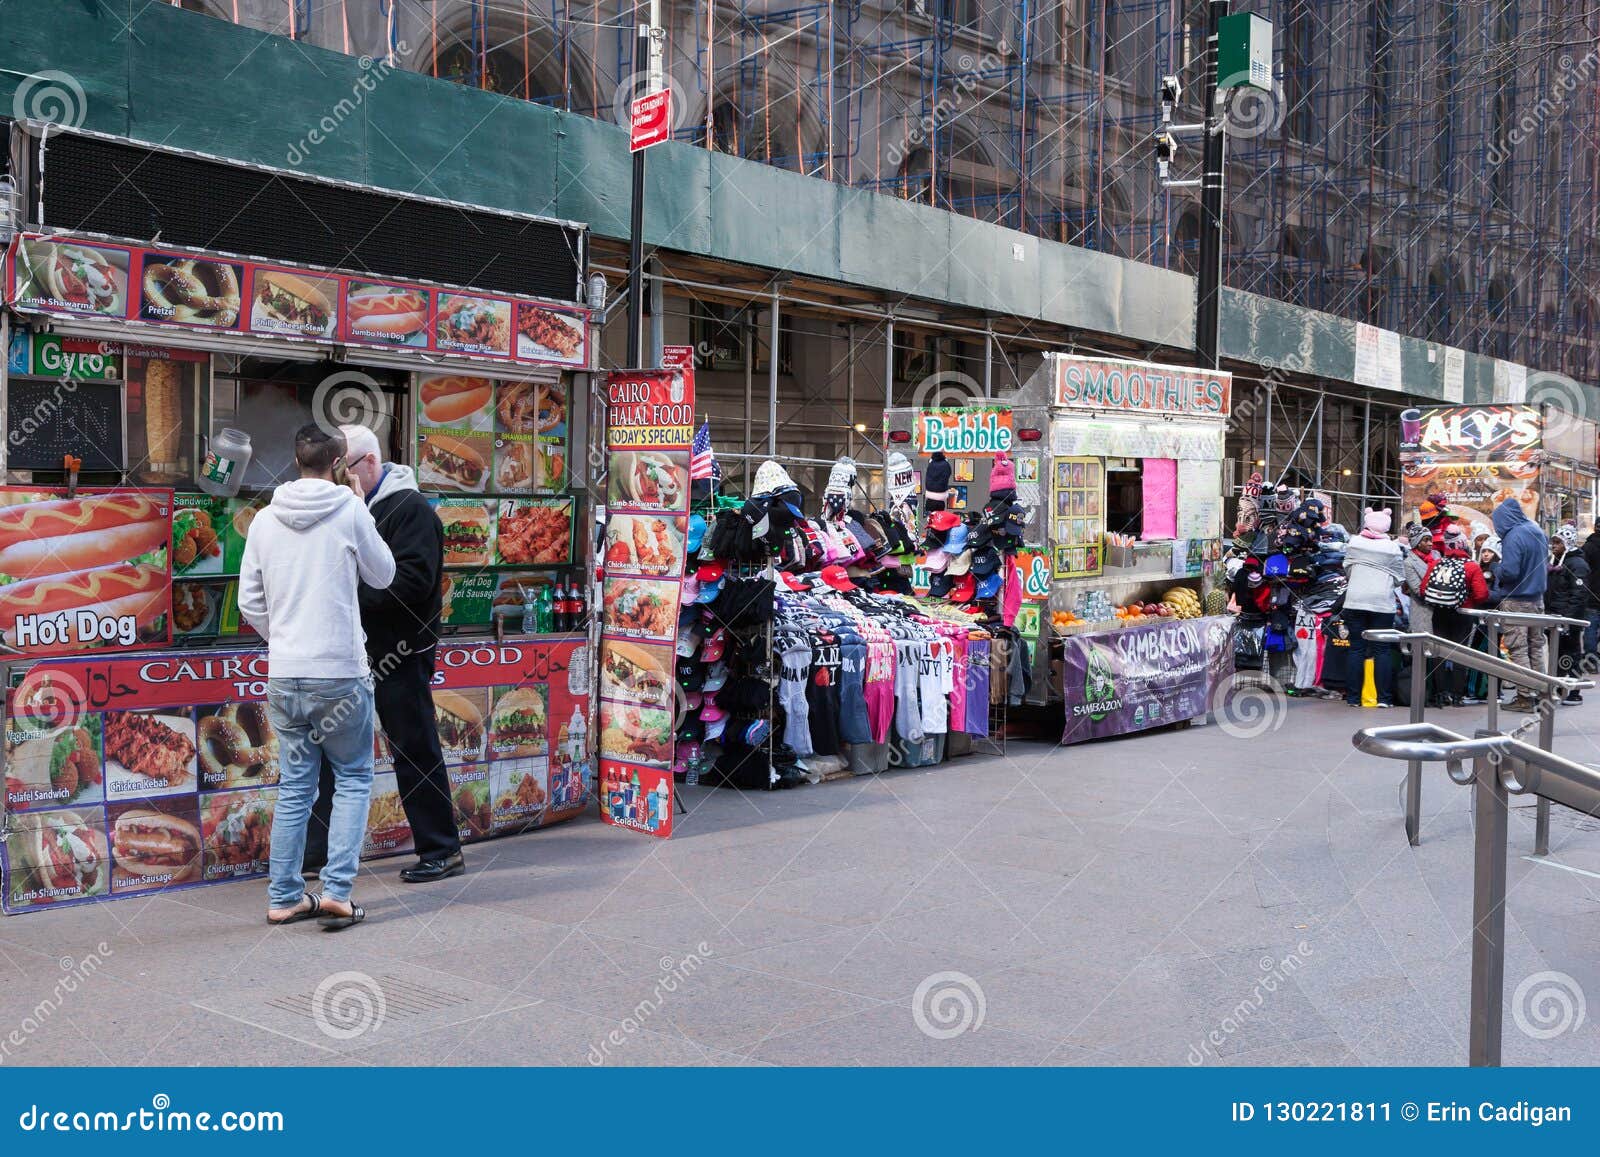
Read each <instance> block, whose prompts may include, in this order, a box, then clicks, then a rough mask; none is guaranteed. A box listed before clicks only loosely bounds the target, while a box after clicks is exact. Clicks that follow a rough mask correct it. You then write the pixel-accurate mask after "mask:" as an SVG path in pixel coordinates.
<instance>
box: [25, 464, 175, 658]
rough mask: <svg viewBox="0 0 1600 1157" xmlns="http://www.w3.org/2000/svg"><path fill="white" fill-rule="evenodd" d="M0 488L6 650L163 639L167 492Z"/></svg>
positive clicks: (168, 604) (168, 579)
mask: <svg viewBox="0 0 1600 1157" xmlns="http://www.w3.org/2000/svg"><path fill="white" fill-rule="evenodd" d="M61 494H62V492H60V491H48V490H37V489H28V488H21V487H6V488H0V643H3V645H4V647H5V649H6V650H7V651H9V652H11V653H13V654H20V655H64V654H72V653H75V652H83V651H95V650H107V649H123V648H128V647H141V646H159V645H162V644H165V643H167V642H168V641H169V639H170V629H169V628H170V622H171V618H172V615H171V612H172V570H171V551H170V547H171V541H172V492H171V491H170V490H105V491H80V492H79V493H78V496H77V497H75V498H66V497H62V496H61Z"/></svg>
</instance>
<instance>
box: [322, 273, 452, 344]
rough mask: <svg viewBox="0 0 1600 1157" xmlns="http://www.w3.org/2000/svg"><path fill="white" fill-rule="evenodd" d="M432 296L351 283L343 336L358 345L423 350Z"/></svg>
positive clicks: (411, 288) (397, 287) (402, 287)
mask: <svg viewBox="0 0 1600 1157" xmlns="http://www.w3.org/2000/svg"><path fill="white" fill-rule="evenodd" d="M431 296H432V295H431V294H430V293H429V292H428V291H427V290H426V289H418V288H416V287H415V286H411V285H382V284H379V283H376V282H370V281H350V282H348V283H347V287H346V291H345V303H344V317H345V321H344V325H345V332H346V333H347V334H348V335H349V336H350V337H351V338H353V339H355V340H357V341H367V342H377V343H380V344H382V345H405V346H425V345H427V344H428V306H429V298H430V297H431Z"/></svg>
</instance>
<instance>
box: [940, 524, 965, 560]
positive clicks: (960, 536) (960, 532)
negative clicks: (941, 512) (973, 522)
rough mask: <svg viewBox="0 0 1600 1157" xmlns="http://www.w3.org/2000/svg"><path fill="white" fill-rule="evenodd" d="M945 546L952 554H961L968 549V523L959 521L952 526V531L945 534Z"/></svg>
mask: <svg viewBox="0 0 1600 1157" xmlns="http://www.w3.org/2000/svg"><path fill="white" fill-rule="evenodd" d="M944 548H945V549H946V550H947V551H949V552H950V553H951V554H960V553H961V552H962V551H964V550H966V549H967V524H966V523H964V522H960V523H957V524H956V525H955V526H952V527H951V528H950V533H949V534H948V535H946V536H945V540H944Z"/></svg>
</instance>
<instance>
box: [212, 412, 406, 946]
mask: <svg viewBox="0 0 1600 1157" xmlns="http://www.w3.org/2000/svg"><path fill="white" fill-rule="evenodd" d="M344 453H345V446H344V439H343V437H342V436H341V435H339V434H338V433H331V432H329V431H327V430H324V429H323V428H322V427H320V426H317V425H309V426H302V427H301V428H300V429H299V430H298V431H297V432H296V433H295V438H294V457H295V462H296V463H297V464H298V465H299V467H300V477H299V478H298V479H296V480H295V481H293V482H286V483H284V484H283V485H281V486H279V487H278V488H277V489H276V490H274V491H273V492H272V502H271V504H270V505H268V506H267V508H266V509H265V510H263V511H262V512H261V513H260V514H259V515H257V516H256V519H255V521H254V522H252V523H251V524H250V536H249V537H248V538H247V539H246V540H245V548H244V560H243V561H242V562H241V563H240V566H239V613H240V614H242V615H243V616H244V618H245V621H246V622H248V623H249V624H250V625H251V626H252V627H254V628H255V629H256V630H257V631H258V632H260V634H261V637H262V638H263V639H265V640H266V643H267V714H268V717H269V718H270V719H271V721H272V727H273V730H275V731H276V732H277V734H278V747H279V759H278V763H279V768H280V773H279V782H278V801H277V806H276V809H275V810H274V812H273V817H272V855H271V859H270V869H271V870H270V881H269V884H268V888H267V905H268V908H267V922H268V923H270V924H293V923H297V922H298V921H301V920H308V919H310V918H312V917H317V918H318V919H319V920H320V921H321V923H323V924H324V925H325V926H327V927H329V928H334V929H337V928H347V927H349V926H351V925H353V924H358V923H360V921H361V920H362V919H363V918H364V917H365V915H366V913H365V912H364V911H363V910H362V908H361V907H360V906H359V905H357V904H355V903H354V902H353V901H352V899H351V895H350V894H351V890H352V888H353V887H354V885H355V878H356V869H357V864H358V862H359V860H360V856H361V844H362V840H363V838H364V836H365V833H366V827H367V805H368V803H369V802H370V800H371V798H372V730H373V702H372V676H371V673H370V671H369V670H368V668H367V648H366V636H365V635H364V634H363V633H362V630H361V610H360V607H359V605H358V604H357V601H356V586H357V580H358V579H359V580H360V581H361V582H364V583H366V584H367V585H368V586H371V587H379V588H383V587H387V586H388V585H389V584H390V582H392V581H393V580H394V570H395V566H394V556H393V555H392V554H391V553H390V552H389V548H388V547H387V546H386V545H384V541H383V539H382V537H380V536H379V534H378V528H377V527H376V526H375V525H374V524H373V521H372V515H371V514H370V513H369V512H368V510H367V506H366V503H365V502H363V501H362V496H361V489H360V487H361V483H360V481H359V480H357V479H355V478H353V477H352V479H351V481H350V482H349V483H348V484H341V483H338V482H335V481H334V480H333V478H334V473H335V471H336V470H337V469H338V467H339V466H340V464H341V463H342V461H343V458H344ZM324 756H326V758H327V760H328V762H329V764H330V765H331V766H332V767H333V772H334V797H333V815H332V819H331V821H330V823H329V832H328V859H327V863H326V864H325V865H324V866H323V869H322V886H323V894H322V895H317V894H316V893H314V892H307V891H306V890H305V883H304V882H303V880H302V878H301V875H300V865H301V860H302V859H303V857H304V853H305V842H306V823H307V821H308V819H309V818H310V816H311V804H312V801H313V800H314V799H315V798H316V794H317V773H318V770H319V769H320V767H321V764H322V759H323V757H324Z"/></svg>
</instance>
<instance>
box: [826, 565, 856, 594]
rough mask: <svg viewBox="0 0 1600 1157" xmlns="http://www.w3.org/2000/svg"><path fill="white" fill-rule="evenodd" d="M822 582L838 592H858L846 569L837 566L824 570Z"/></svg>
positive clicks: (827, 567)
mask: <svg viewBox="0 0 1600 1157" xmlns="http://www.w3.org/2000/svg"><path fill="white" fill-rule="evenodd" d="M821 577H822V581H823V582H824V583H826V584H827V585H828V586H830V587H832V588H833V589H834V590H836V591H853V590H856V589H857V587H856V584H855V583H853V582H851V581H850V574H849V572H848V571H846V570H845V569H844V567H842V566H839V565H837V564H835V565H834V566H825V567H823V568H822V576H821Z"/></svg>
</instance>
